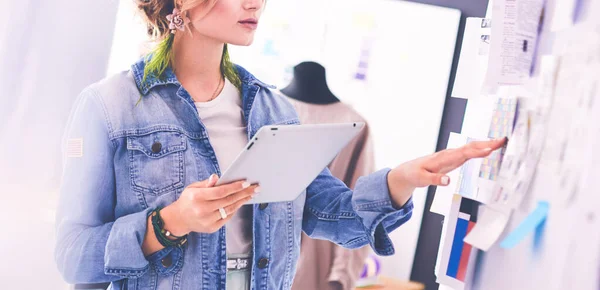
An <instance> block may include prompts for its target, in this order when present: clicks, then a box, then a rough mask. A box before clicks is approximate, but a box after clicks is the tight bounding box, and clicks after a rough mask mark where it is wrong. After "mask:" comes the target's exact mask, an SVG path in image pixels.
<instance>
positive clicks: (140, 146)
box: [127, 132, 187, 195]
mask: <svg viewBox="0 0 600 290" xmlns="http://www.w3.org/2000/svg"><path fill="white" fill-rule="evenodd" d="M186 148H187V142H186V138H185V136H184V135H183V134H181V133H179V132H154V133H150V134H147V135H142V136H129V137H127V151H128V152H129V161H130V162H129V164H130V177H131V186H132V187H133V190H135V191H138V192H141V193H143V194H150V195H162V194H165V193H168V192H172V191H175V190H177V189H180V188H182V187H183V185H184V180H185V179H184V151H185V150H186Z"/></svg>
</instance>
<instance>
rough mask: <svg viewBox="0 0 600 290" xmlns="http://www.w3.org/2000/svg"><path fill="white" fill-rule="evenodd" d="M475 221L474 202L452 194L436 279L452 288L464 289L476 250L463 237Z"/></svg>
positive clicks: (475, 203) (475, 206) (475, 205)
mask: <svg viewBox="0 0 600 290" xmlns="http://www.w3.org/2000/svg"><path fill="white" fill-rule="evenodd" d="M477 222H478V219H477V202H475V201H472V200H469V199H466V198H462V197H460V196H459V195H454V196H453V198H452V206H451V210H450V213H449V214H448V216H446V218H445V219H444V232H443V233H442V237H443V239H442V241H441V242H440V246H441V247H442V249H441V251H440V252H439V253H438V261H437V265H436V277H437V280H436V282H438V283H440V284H444V285H447V286H450V287H452V288H454V289H458V290H460V289H464V287H465V282H467V281H468V277H469V273H470V272H471V271H472V270H473V269H472V266H473V265H474V261H475V258H476V250H475V249H473V247H472V246H471V245H470V244H467V243H465V242H464V241H463V239H464V238H465V236H467V234H468V233H469V232H470V231H471V230H472V229H473V228H474V227H475V225H476V223H477Z"/></svg>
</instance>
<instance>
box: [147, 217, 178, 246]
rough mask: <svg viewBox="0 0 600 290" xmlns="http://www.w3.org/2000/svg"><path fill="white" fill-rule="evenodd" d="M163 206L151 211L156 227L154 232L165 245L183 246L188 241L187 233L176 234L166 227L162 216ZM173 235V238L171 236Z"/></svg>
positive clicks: (153, 224)
mask: <svg viewBox="0 0 600 290" xmlns="http://www.w3.org/2000/svg"><path fill="white" fill-rule="evenodd" d="M161 209H162V208H161V207H158V208H157V209H155V210H153V211H152V212H150V216H151V218H150V220H151V222H152V227H153V228H154V234H155V236H156V239H157V240H158V242H159V243H160V244H161V245H163V246H164V247H181V246H183V245H184V244H185V243H186V242H187V235H184V236H181V237H180V236H175V235H173V234H172V233H171V232H169V231H168V230H166V229H165V228H164V226H165V222H164V221H163V219H162V218H161V217H160V210H161ZM169 237H171V238H169Z"/></svg>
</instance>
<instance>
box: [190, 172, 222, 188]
mask: <svg viewBox="0 0 600 290" xmlns="http://www.w3.org/2000/svg"><path fill="white" fill-rule="evenodd" d="M218 180H219V176H218V175H216V174H211V175H210V177H209V178H208V179H205V180H202V181H197V182H194V183H192V184H190V185H188V187H192V188H209V187H213V186H215V184H216V183H217V181H218Z"/></svg>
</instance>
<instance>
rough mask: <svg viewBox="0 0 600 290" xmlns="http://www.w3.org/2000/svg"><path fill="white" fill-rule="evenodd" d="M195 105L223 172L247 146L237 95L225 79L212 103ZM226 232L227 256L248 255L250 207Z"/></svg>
mask: <svg viewBox="0 0 600 290" xmlns="http://www.w3.org/2000/svg"><path fill="white" fill-rule="evenodd" d="M195 104H196V108H197V109H198V114H199V115H200V119H201V120H202V123H203V124H204V126H205V127H206V130H207V131H208V137H209V140H210V143H211V145H212V147H213V149H214V151H215V154H216V155H217V160H218V162H219V167H220V168H221V172H223V171H225V170H226V169H227V168H228V167H229V165H231V163H232V162H233V161H234V159H235V157H236V156H237V155H238V154H239V153H240V151H242V149H243V148H244V146H246V143H248V134H247V131H246V125H245V123H244V116H243V110H242V98H241V97H240V93H239V91H238V90H237V88H236V87H235V86H234V85H233V84H232V83H231V82H229V80H227V78H226V79H225V85H224V87H223V90H222V91H221V93H220V94H219V95H218V96H217V97H216V98H215V99H213V100H212V101H210V102H197V103H195ZM226 229H227V239H226V242H227V253H228V254H247V253H250V251H251V248H252V247H251V246H252V206H249V205H244V206H242V207H241V208H240V210H238V211H237V212H236V213H235V215H234V216H233V217H232V218H231V220H230V221H229V222H228V223H227V226H226Z"/></svg>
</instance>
